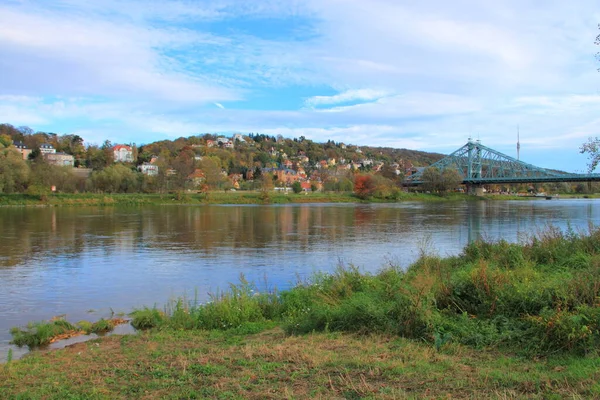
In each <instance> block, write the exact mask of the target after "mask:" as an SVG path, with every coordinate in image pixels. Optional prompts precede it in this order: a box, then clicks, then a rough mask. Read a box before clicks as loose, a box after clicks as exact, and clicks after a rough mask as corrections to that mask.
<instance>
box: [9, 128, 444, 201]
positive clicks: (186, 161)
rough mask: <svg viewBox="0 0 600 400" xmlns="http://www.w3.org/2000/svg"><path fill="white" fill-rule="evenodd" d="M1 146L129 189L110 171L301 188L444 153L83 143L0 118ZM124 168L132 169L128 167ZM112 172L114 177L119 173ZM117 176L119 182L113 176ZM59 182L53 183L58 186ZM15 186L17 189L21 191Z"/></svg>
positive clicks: (185, 183)
mask: <svg viewBox="0 0 600 400" xmlns="http://www.w3.org/2000/svg"><path fill="white" fill-rule="evenodd" d="M0 146H3V147H5V148H7V149H12V150H13V151H15V152H19V153H20V156H21V159H22V160H23V161H24V162H26V163H29V164H30V165H31V168H33V169H35V167H34V165H35V164H41V163H43V164H45V165H47V166H52V167H69V168H72V170H73V174H74V175H75V176H77V177H79V179H80V180H88V181H90V182H87V183H85V184H84V183H83V182H79V183H78V184H76V186H78V190H96V191H108V192H119V191H131V190H132V187H133V186H135V185H131V184H128V185H127V184H126V185H122V184H120V185H117V186H115V185H113V184H111V183H110V182H106V181H107V180H110V177H109V176H102V175H103V174H104V175H110V174H109V172H111V173H112V172H115V171H112V170H115V168H117V166H119V168H117V169H116V171H118V172H119V173H120V174H121V175H122V174H127V175H128V176H129V177H130V178H131V174H136V175H138V178H137V180H138V181H140V182H141V183H140V184H139V186H140V187H137V188H136V191H137V190H141V191H164V190H181V189H187V190H212V189H225V190H227V189H235V190H240V189H241V190H244V189H256V188H257V185H258V184H260V182H262V181H264V180H265V179H264V178H263V177H264V176H268V177H270V178H271V181H272V183H273V187H274V188H275V189H279V190H287V189H286V188H291V187H292V186H294V185H295V186H296V187H298V186H299V187H300V188H301V190H302V191H315V190H338V191H351V190H352V186H353V182H352V175H353V174H355V173H357V172H365V173H372V174H377V175H381V176H382V177H385V178H386V179H389V180H390V181H393V182H396V183H399V182H400V181H401V180H402V179H404V177H405V176H407V175H410V174H411V173H412V172H414V171H415V170H416V168H417V167H419V166H427V165H430V164H432V163H434V162H435V161H437V160H439V159H441V158H442V157H443V156H442V155H441V154H435V153H426V152H419V151H412V150H406V149H392V148H375V147H368V146H356V145H351V144H345V143H336V142H334V141H331V140H329V141H327V142H325V143H317V142H314V141H312V140H309V139H306V138H305V137H300V138H294V139H289V138H283V136H281V135H278V136H277V137H274V136H269V135H263V134H254V133H250V134H248V135H242V134H239V133H236V134H233V135H231V136H224V135H216V134H202V135H196V136H190V137H187V138H184V137H181V138H178V139H176V140H173V141H171V140H163V141H159V142H154V143H150V144H144V145H140V146H137V145H135V144H132V143H129V144H113V143H111V142H109V141H105V142H104V143H103V144H102V145H100V146H98V145H93V144H90V145H86V144H85V143H84V141H83V139H82V138H81V137H80V136H78V135H67V134H65V135H57V134H53V133H45V132H35V133H34V132H33V130H31V129H30V128H27V127H20V128H15V127H13V126H12V125H10V124H1V125H0ZM125 169H127V170H128V171H127V172H125ZM117 175H119V174H115V173H112V175H111V176H112V178H113V180H114V179H117ZM113 183H114V182H113ZM55 184H58V185H59V186H60V182H53V186H56V185H55ZM60 189H61V190H65V191H69V189H68V188H67V187H63V188H60ZM16 191H18V190H16Z"/></svg>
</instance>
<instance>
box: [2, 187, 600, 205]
mask: <svg viewBox="0 0 600 400" xmlns="http://www.w3.org/2000/svg"><path fill="white" fill-rule="evenodd" d="M576 198H589V199H593V198H600V194H589V195H581V194H577V195H573V194H561V195H560V197H558V199H576ZM555 199H556V198H555ZM486 200H529V201H531V200H545V198H544V197H535V196H512V195H485V196H482V197H476V196H472V195H467V194H463V193H451V194H448V195H444V196H440V195H436V194H427V193H404V192H403V193H401V194H400V195H399V196H398V198H397V199H377V198H369V199H367V200H362V199H359V198H358V197H356V196H355V195H354V194H353V193H351V192H339V193H337V192H316V193H299V194H295V193H287V194H286V193H275V192H269V193H268V195H265V194H264V193H261V192H259V191H237V192H220V191H215V192H209V193H208V194H206V193H196V192H193V193H192V192H176V193H162V194H159V193H106V194H104V193H77V194H71V193H56V194H50V195H45V196H39V195H29V194H0V207H1V206H27V207H54V206H142V205H203V204H223V205H226V204H257V205H266V204H305V203H331V204H335V203H364V204H368V203H399V202H405V201H425V202H437V201H443V202H445V201H486Z"/></svg>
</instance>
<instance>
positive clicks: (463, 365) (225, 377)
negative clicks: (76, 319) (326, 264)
mask: <svg viewBox="0 0 600 400" xmlns="http://www.w3.org/2000/svg"><path fill="white" fill-rule="evenodd" d="M599 301H600V229H598V228H595V227H590V229H589V232H586V233H581V232H574V231H572V230H568V231H566V232H563V231H560V230H558V229H555V228H552V227H549V228H547V229H546V230H544V231H543V232H540V233H538V234H537V235H535V236H532V237H530V238H529V239H527V240H526V241H525V242H523V243H521V244H512V243H508V242H505V241H497V242H490V241H476V242H473V243H471V244H469V245H468V246H466V247H465V249H464V250H463V252H462V254H461V255H459V256H456V257H448V258H440V257H438V256H436V255H433V254H431V253H428V252H427V251H423V252H422V254H421V257H420V258H419V260H418V261H417V262H415V263H414V264H413V265H411V266H410V267H409V268H408V269H406V270H404V269H401V268H399V267H396V266H388V267H386V268H384V269H382V270H381V271H380V272H378V273H376V274H369V273H361V272H360V271H359V270H358V269H357V268H355V267H352V266H349V267H343V266H340V267H339V268H338V270H337V271H336V272H335V273H333V274H317V275H315V276H313V277H312V278H311V279H310V280H309V281H306V282H299V283H298V284H297V285H296V286H295V287H293V288H292V289H290V290H287V291H282V292H277V291H275V290H273V291H270V292H266V293H259V292H257V291H256V288H255V286H254V285H253V284H251V283H249V282H246V281H245V280H244V279H243V278H242V279H241V282H240V284H237V285H232V286H231V287H230V289H229V290H228V291H225V292H222V293H218V294H215V295H214V296H212V298H211V301H209V302H206V303H203V304H199V303H198V302H196V301H189V300H188V299H184V298H181V299H178V300H176V301H173V302H172V303H171V304H168V305H166V306H165V307H164V308H162V309H159V308H156V307H154V308H143V309H139V310H135V311H134V312H133V313H132V321H131V323H132V325H133V326H134V327H135V328H137V329H139V330H142V331H143V332H142V333H141V334H140V335H135V336H124V337H110V338H104V339H101V340H95V341H92V342H88V343H85V344H78V345H76V346H74V347H71V348H68V349H65V350H61V351H55V352H51V353H47V354H36V353H34V354H32V355H30V356H28V357H26V358H25V359H24V360H20V361H17V362H10V363H7V364H6V365H5V366H4V367H0V393H6V394H7V395H8V396H9V397H10V396H12V397H14V398H66V397H70V398H130V397H146V398H150V397H156V398H159V397H160V398H205V397H211V398H281V397H289V398H315V397H316V398H390V399H392V398H406V397H419V398H421V397H432V398H437V397H444V398H446V397H453V398H469V397H473V398H475V397H477V398H482V397H491V398H498V397H500V398H517V397H518V398H523V397H529V398H544V399H547V398H564V397H569V398H591V397H599V396H600V384H598V382H599V378H600V372H599V371H600V369H599V366H600V359H599V358H598V350H599V345H600V304H599ZM32 328H33V329H30V332H29V333H32V334H33V336H35V329H36V328H35V327H34V326H33V325H32ZM37 329H39V327H38V328H37ZM19 331H21V332H23V331H22V330H19V329H15V330H14V333H15V334H16V335H15V341H17V340H19V337H20V336H19V334H20V333H18V332H19ZM32 343H35V342H32Z"/></svg>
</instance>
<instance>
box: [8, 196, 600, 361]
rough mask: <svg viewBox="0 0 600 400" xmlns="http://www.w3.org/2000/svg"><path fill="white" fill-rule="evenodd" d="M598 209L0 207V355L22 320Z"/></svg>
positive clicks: (581, 217)
mask: <svg viewBox="0 0 600 400" xmlns="http://www.w3.org/2000/svg"><path fill="white" fill-rule="evenodd" d="M598 212H599V208H598V202H596V201H593V200H579V201H577V200H572V201H567V200H560V201H545V200H540V201H527V202H515V201H512V202H511V201H509V202H499V201H495V202H485V201H478V202H464V203H451V204H450V203H402V204H366V205H362V204H361V205H347V204H346V205H319V204H310V205H285V206H277V205H273V206H253V205H252V206H200V207H182V206H164V207H143V208H110V207H107V208H93V207H89V208H88V207H81V208H69V207H57V208H0V223H1V226H2V229H1V230H0V283H1V285H0V359H2V358H5V352H6V349H7V347H6V346H7V342H8V340H9V335H8V329H9V328H10V327H11V326H15V325H20V324H24V323H26V322H27V321H31V320H41V319H47V318H49V317H51V316H53V315H58V314H67V316H68V318H69V319H71V320H74V321H77V320H79V319H97V318H100V317H101V316H105V315H106V313H108V312H110V309H111V308H112V309H113V310H115V311H126V312H127V311H130V310H131V309H132V308H133V307H139V306H142V305H152V304H155V303H157V304H159V305H160V304H163V303H164V302H166V301H167V300H168V299H169V297H172V296H178V295H181V294H182V293H184V292H187V293H188V295H189V296H190V297H193V296H198V298H199V300H205V299H206V298H207V293H209V292H211V291H212V292H214V291H215V290H217V289H219V288H220V289H223V288H226V287H227V285H228V283H230V282H237V281H238V278H239V274H240V273H243V274H244V275H245V276H246V277H247V278H248V279H250V280H253V281H256V282H258V283H260V282H263V281H264V278H265V276H266V278H267V284H268V285H270V286H271V287H273V286H277V287H278V288H285V287H288V286H289V285H291V284H293V283H294V282H295V281H296V279H298V278H300V279H303V278H306V277H308V276H310V275H311V274H312V273H314V272H315V271H330V270H332V269H334V268H335V267H336V265H337V264H338V262H339V261H342V262H345V263H354V264H355V265H357V266H359V267H360V268H362V269H363V270H367V271H375V270H378V269H379V268H381V267H382V266H383V265H384V264H386V263H389V262H392V263H395V264H399V265H401V266H407V265H408V264H409V263H410V262H412V261H414V259H415V257H416V256H417V255H418V253H419V248H420V247H422V246H423V244H424V243H425V242H426V241H427V240H429V242H430V243H431V244H432V246H433V247H434V249H435V250H436V251H437V252H438V253H439V254H440V255H448V254H458V253H459V252H460V251H461V250H462V248H463V246H464V245H465V244H466V243H468V242H469V241H471V240H475V239H478V238H490V239H497V238H505V239H507V240H509V241H516V240H518V239H519V238H523V237H524V236H526V235H529V234H531V233H533V232H534V231H535V230H536V229H539V228H541V227H543V226H544V225H545V224H553V225H556V226H558V227H561V228H566V226H567V224H571V226H573V227H574V228H578V227H580V228H586V227H587V224H588V222H594V223H595V222H597V220H598ZM426 239H427V240H426ZM90 309H93V310H95V311H94V312H93V313H91V314H89V313H88V312H87V311H88V310H90ZM3 352H4V353H3Z"/></svg>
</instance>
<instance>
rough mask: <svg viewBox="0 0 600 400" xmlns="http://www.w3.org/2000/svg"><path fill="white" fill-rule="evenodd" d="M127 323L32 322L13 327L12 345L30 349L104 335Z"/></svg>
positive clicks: (58, 319)
mask: <svg viewBox="0 0 600 400" xmlns="http://www.w3.org/2000/svg"><path fill="white" fill-rule="evenodd" d="M124 322H126V321H125V320H124V319H122V318H114V319H109V320H107V319H104V318H101V319H100V320H98V321H96V322H93V323H92V322H89V321H80V322H78V323H77V324H72V323H70V322H69V321H66V320H65V319H64V318H55V319H52V320H51V321H40V322H30V323H29V324H27V326H26V327H24V328H22V327H13V328H11V330H10V333H11V335H12V336H13V340H12V342H11V343H12V344H15V345H17V346H19V347H22V346H27V347H29V348H30V349H33V348H36V347H43V346H46V345H48V344H50V343H52V342H54V341H57V340H60V339H66V338H69V337H72V336H78V335H82V334H86V335H89V334H91V333H96V334H104V333H107V332H110V331H112V330H113V329H114V327H115V326H116V325H118V324H122V323H124Z"/></svg>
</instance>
